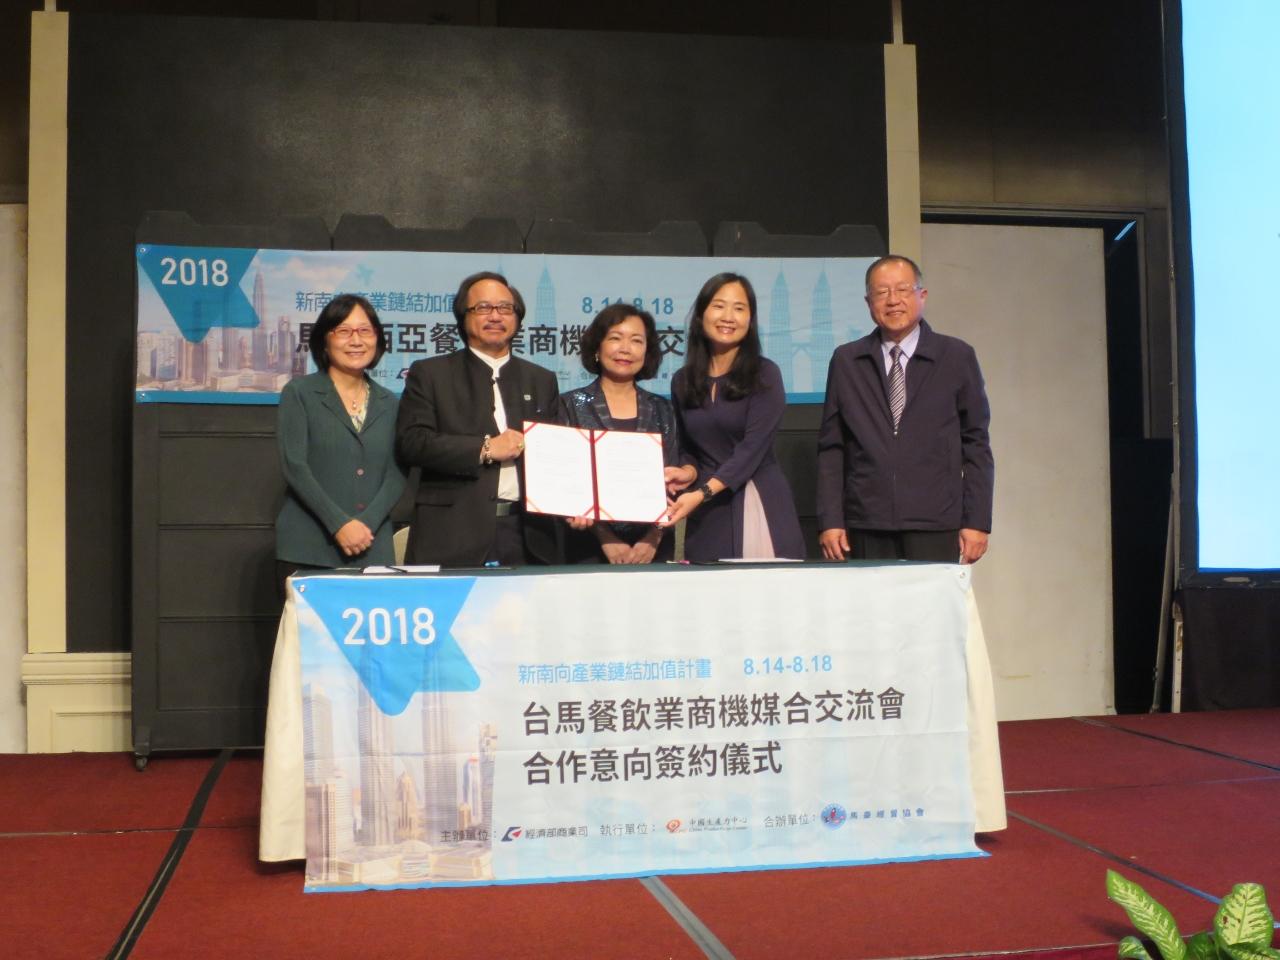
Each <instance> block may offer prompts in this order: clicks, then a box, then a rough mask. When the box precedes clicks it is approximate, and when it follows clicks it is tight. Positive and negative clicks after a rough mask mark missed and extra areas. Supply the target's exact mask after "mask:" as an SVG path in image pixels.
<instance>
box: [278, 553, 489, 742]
mask: <svg viewBox="0 0 1280 960" xmlns="http://www.w3.org/2000/svg"><path fill="white" fill-rule="evenodd" d="M293 583H294V588H295V589H296V590H297V591H298V596H300V597H301V598H302V600H303V602H304V603H305V605H306V606H308V607H310V608H311V609H312V610H313V611H314V612H315V614H316V615H317V616H318V617H319V618H320V620H321V621H322V622H323V623H324V626H325V628H326V629H327V630H328V631H329V635H330V636H331V637H332V638H333V641H334V643H336V644H337V646H338V649H339V650H341V651H342V655H343V656H344V657H346V659H347V662H348V663H350V664H351V669H352V670H354V671H355V672H356V675H357V676H358V677H359V678H360V682H361V683H362V684H364V688H365V689H366V690H368V691H369V696H370V697H372V698H373V702H374V703H376V704H377V705H378V708H379V709H380V710H381V711H382V712H383V713H385V714H386V715H387V716H389V717H394V716H399V715H400V714H401V713H403V712H404V708H405V707H407V706H408V705H409V701H410V700H411V699H413V695H414V694H416V693H420V692H423V691H451V690H476V689H478V688H479V687H480V676H479V674H477V673H476V670H475V667H473V666H472V665H471V661H470V660H468V659H467V655H466V654H465V653H463V652H462V648H461V647H460V646H458V641H457V640H456V639H455V638H454V636H453V634H452V633H451V632H450V631H451V630H452V628H453V622H454V620H456V619H457V617H458V611H459V610H461V609H462V605H463V604H464V603H466V600H467V596H468V595H469V594H470V593H471V588H472V587H473V586H474V585H475V577H441V578H439V579H435V578H433V579H430V580H425V579H418V578H416V577H400V578H397V579H387V580H377V581H373V582H368V583H364V584H362V585H361V589H360V590H359V591H358V592H353V591H352V590H351V588H350V586H349V583H348V582H345V581H344V580H343V579H341V578H337V577H306V578H300V579H295V580H294V582H293ZM355 597H358V598H359V606H356V605H355V604H354V603H353V598H355Z"/></svg>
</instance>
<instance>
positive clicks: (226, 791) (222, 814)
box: [200, 751, 262, 827]
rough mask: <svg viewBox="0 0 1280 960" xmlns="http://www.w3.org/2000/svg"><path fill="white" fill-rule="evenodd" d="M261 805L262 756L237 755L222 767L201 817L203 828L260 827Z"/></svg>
mask: <svg viewBox="0 0 1280 960" xmlns="http://www.w3.org/2000/svg"><path fill="white" fill-rule="evenodd" d="M261 803H262V753H261V752H260V751H252V752H246V753H245V754H244V755H243V756H241V755H239V754H237V755H236V756H233V757H232V758H231V759H230V760H229V761H227V765H226V766H225V767H223V768H222V774H221V776H219V777H218V782H217V783H216V784H214V787H213V793H212V794H211V795H210V796H209V803H208V805H207V806H206V807H205V808H204V815H203V816H202V817H201V818H200V826H202V827H257V825H258V807H259V806H260V805H261Z"/></svg>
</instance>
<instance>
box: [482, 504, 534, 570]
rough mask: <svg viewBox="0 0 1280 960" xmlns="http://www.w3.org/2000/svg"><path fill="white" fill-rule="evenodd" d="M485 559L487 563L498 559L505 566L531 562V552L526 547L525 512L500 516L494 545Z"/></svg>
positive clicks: (517, 565)
mask: <svg viewBox="0 0 1280 960" xmlns="http://www.w3.org/2000/svg"><path fill="white" fill-rule="evenodd" d="M484 559H485V562H486V563H491V562H494V561H497V563H498V564H499V566H503V567H523V566H526V565H527V564H528V563H529V554H528V553H527V552H526V551H525V549H524V514H523V513H512V514H509V515H507V516H505V517H498V520H497V526H496V528H495V529H494V532H493V545H492V546H490V547H489V552H488V553H487V554H485V558H484Z"/></svg>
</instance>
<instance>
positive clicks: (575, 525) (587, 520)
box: [564, 516, 596, 530]
mask: <svg viewBox="0 0 1280 960" xmlns="http://www.w3.org/2000/svg"><path fill="white" fill-rule="evenodd" d="M564 522H565V523H567V524H568V525H569V529H570V530H590V529H591V527H592V526H593V525H594V524H595V522H596V521H595V519H594V518H593V517H588V516H582V517H565V518H564Z"/></svg>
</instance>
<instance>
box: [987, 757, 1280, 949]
mask: <svg viewBox="0 0 1280 960" xmlns="http://www.w3.org/2000/svg"><path fill="white" fill-rule="evenodd" d="M1009 809H1010V810H1012V811H1015V812H1017V813H1021V814H1023V815H1025V816H1027V817H1030V818H1031V819H1033V820H1036V821H1037V822H1039V823H1043V824H1046V825H1047V826H1051V827H1054V828H1055V829H1058V830H1061V831H1062V832H1064V833H1067V834H1070V835H1071V836H1073V837H1077V838H1079V839H1081V840H1084V841H1086V842H1088V843H1092V844H1094V845H1096V846H1099V847H1102V848H1104V849H1106V850H1109V851H1111V852H1112V853H1116V854H1119V855H1120V856H1122V857H1124V858H1126V859H1128V860H1130V861H1132V862H1133V863H1135V864H1140V865H1142V866H1145V867H1147V868H1148V869H1151V870H1155V871H1157V872H1158V873H1161V874H1163V875H1165V876H1168V877H1171V878H1173V879H1175V880H1179V881H1181V882H1182V883H1185V884H1187V885H1189V886H1192V887H1194V888H1196V889H1197V890H1202V891H1204V892H1205V893H1208V894H1210V895H1212V896H1215V897H1221V896H1224V895H1225V894H1226V893H1227V891H1229V890H1230V889H1231V887H1232V885H1234V884H1236V883H1241V882H1244V881H1252V882H1255V883H1261V884H1262V885H1263V886H1264V887H1265V888H1266V889H1267V891H1268V893H1269V894H1270V900H1271V903H1272V905H1273V906H1275V905H1277V904H1280V900H1278V899H1277V898H1278V897H1280V779H1274V780H1253V781H1245V782H1240V783H1220V784H1187V785H1178V786H1163V787H1140V788H1134V789H1131V790H1108V791H1097V792H1086V793H1075V794H1035V795H1028V796H1021V797H1010V798H1009ZM1134 879H1135V880H1137V881H1138V882H1139V883H1141V884H1143V886H1147V884H1146V881H1145V880H1143V879H1142V878H1141V877H1139V876H1134ZM1148 890H1149V891H1150V892H1151V893H1152V894H1153V895H1154V893H1155V891H1154V890H1151V888H1150V887H1148ZM1157 899H1159V897H1158V896H1157ZM1166 906H1168V904H1166ZM1174 916H1175V917H1177V918H1178V919H1179V920H1181V915H1180V914H1179V913H1178V912H1177V911H1176V910H1175V911H1174ZM1198 929H1203V924H1201V926H1200V927H1199V928H1198Z"/></svg>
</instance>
